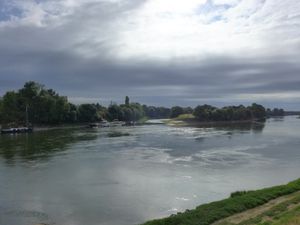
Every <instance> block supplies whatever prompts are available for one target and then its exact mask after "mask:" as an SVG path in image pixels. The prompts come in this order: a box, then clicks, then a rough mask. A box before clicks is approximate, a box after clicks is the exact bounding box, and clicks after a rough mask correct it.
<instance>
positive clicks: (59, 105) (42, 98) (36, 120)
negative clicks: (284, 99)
mask: <svg viewBox="0 0 300 225" xmlns="http://www.w3.org/2000/svg"><path fill="white" fill-rule="evenodd" d="M26 110H28V115H29V118H28V119H29V121H30V122H31V123H33V124H60V123H83V122H96V121H101V120H109V121H112V120H120V121H142V120H144V118H149V119H161V118H176V117H178V116H180V115H185V114H187V115H188V114H193V115H194V116H195V118H196V119H197V120H199V121H236V120H252V119H262V118H264V117H265V116H266V110H265V108H264V107H263V106H261V105H258V104H255V103H253V104H252V105H251V106H248V107H245V106H242V105H240V106H227V107H223V108H216V107H214V106H210V105H201V106H197V107H196V108H195V109H192V108H191V107H180V106H174V107H172V108H166V107H155V106H147V105H140V104H139V103H131V102H130V99H129V97H128V96H126V97H125V101H124V104H121V105H118V104H110V105H109V106H108V107H104V106H101V105H100V104H98V103H97V104H82V105H74V104H72V103H70V102H69V101H68V99H67V97H65V96H60V95H59V94H57V93H56V92H55V91H54V90H52V89H46V88H45V87H44V86H43V85H41V84H38V83H36V82H33V81H30V82H27V83H25V85H24V87H23V88H21V89H20V90H18V91H9V92H7V93H5V94H4V96H3V97H2V98H1V99H0V122H1V123H2V124H11V123H14V124H24V123H25V121H26V113H25V112H26ZM272 112H274V113H277V109H274V110H273V111H272ZM279 112H281V110H279Z"/></svg>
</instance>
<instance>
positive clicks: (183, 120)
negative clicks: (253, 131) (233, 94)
mask: <svg viewBox="0 0 300 225" xmlns="http://www.w3.org/2000/svg"><path fill="white" fill-rule="evenodd" d="M164 123H165V124H167V125H169V126H177V127H211V126H226V125H234V124H251V123H253V124H258V125H261V124H263V122H259V121H257V120H234V121H199V120H197V119H196V118H195V117H194V116H192V115H191V114H183V115H181V116H179V117H177V118H173V119H166V120H164Z"/></svg>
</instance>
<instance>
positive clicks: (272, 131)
mask: <svg viewBox="0 0 300 225" xmlns="http://www.w3.org/2000/svg"><path fill="white" fill-rule="evenodd" d="M299 124H300V120H298V119H296V117H285V118H283V119H278V118H276V119H269V120H267V121H266V123H254V124H253V123H252V124H231V125H224V124H223V125H219V126H205V127H170V126H165V125H163V124H154V125H149V126H137V127H113V128H101V129H66V130H51V131H43V132H35V133H33V134H21V135H2V136H0V225H2V224H3V225H7V224H14V225H34V224H37V223H47V224H62V225H82V224H89V225H96V224H97V225H99V224H105V225H132V224H139V223H141V222H143V221H145V220H148V219H152V218H157V217H162V216H167V215H170V214H172V213H176V212H178V211H183V210H184V209H187V208H194V207H195V206H197V205H199V204H202V203H205V202H209V201H213V200H217V199H221V198H224V197H227V196H228V195H229V194H230V193H231V192H233V191H236V190H241V189H243V190H244V189H255V188H261V187H265V186H271V185H276V184H279V183H284V182H287V181H289V180H292V179H295V178H298V176H299V174H298V170H299V166H300V151H299V145H300V138H299V131H300V125H299Z"/></svg>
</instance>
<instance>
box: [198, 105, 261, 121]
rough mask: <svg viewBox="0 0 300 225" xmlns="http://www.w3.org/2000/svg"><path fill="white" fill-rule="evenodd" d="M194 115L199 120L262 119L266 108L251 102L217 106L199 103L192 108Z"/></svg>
mask: <svg viewBox="0 0 300 225" xmlns="http://www.w3.org/2000/svg"><path fill="white" fill-rule="evenodd" d="M193 114H194V116H195V117H196V118H197V119H198V120H200V121H239V120H253V119H263V118H265V116H266V110H265V108H264V107H263V106H262V105H258V104H256V103H253V104H252V105H251V106H248V107H245V106H243V105H239V106H226V107H223V108H217V107H214V106H211V105H200V106H197V107H196V108H195V110H194V113H193Z"/></svg>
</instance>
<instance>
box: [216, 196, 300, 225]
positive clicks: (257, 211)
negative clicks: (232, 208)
mask: <svg viewBox="0 0 300 225" xmlns="http://www.w3.org/2000/svg"><path fill="white" fill-rule="evenodd" d="M299 196H300V191H299V192H295V193H293V194H290V195H286V196H282V197H279V198H277V199H274V200H271V201H269V202H268V203H266V204H264V205H262V206H259V207H256V208H254V209H250V210H247V211H245V212H242V213H238V214H235V215H233V216H230V217H228V218H225V219H223V220H220V221H217V222H215V223H213V225H225V224H226V225H227V224H228V225H232V224H233V225H234V224H240V223H242V222H244V221H247V220H250V219H252V218H256V217H258V216H260V215H262V214H264V213H266V212H268V211H269V210H271V209H273V208H274V207H276V206H278V205H280V204H282V203H287V202H289V201H292V200H293V199H294V198H296V197H299ZM299 205H300V203H297V204H293V203H290V204H289V205H288V207H287V210H288V211H289V210H292V209H294V208H295V207H297V206H299ZM264 219H265V220H271V219H270V218H266V217H265V218H264ZM298 225H300V224H298Z"/></svg>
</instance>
